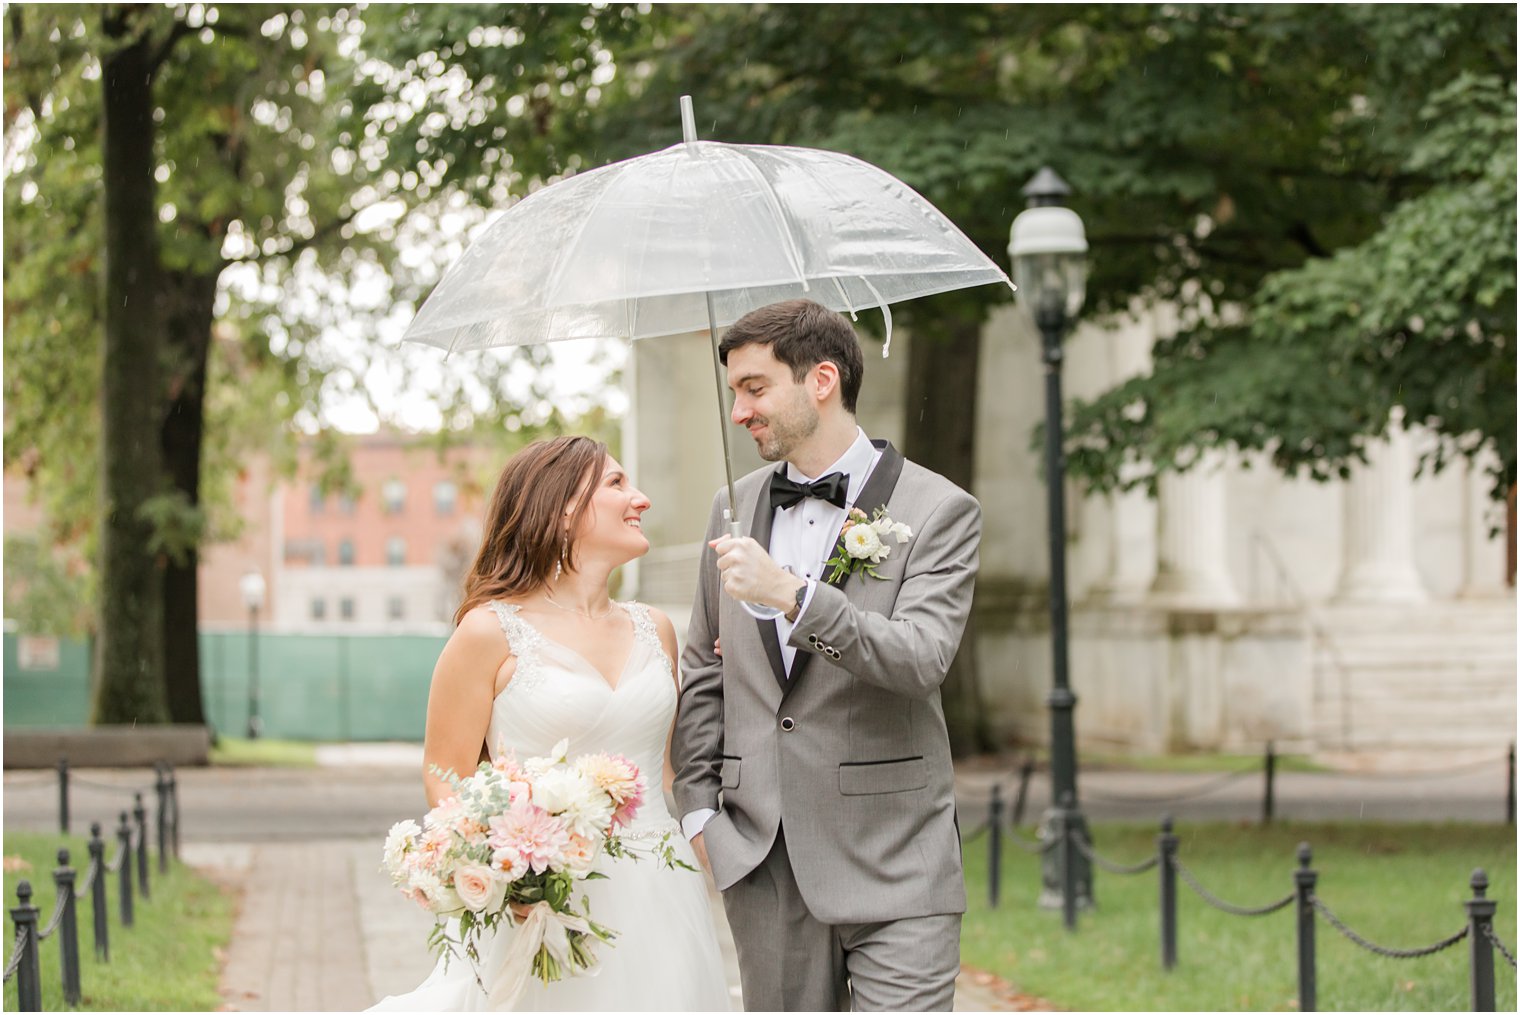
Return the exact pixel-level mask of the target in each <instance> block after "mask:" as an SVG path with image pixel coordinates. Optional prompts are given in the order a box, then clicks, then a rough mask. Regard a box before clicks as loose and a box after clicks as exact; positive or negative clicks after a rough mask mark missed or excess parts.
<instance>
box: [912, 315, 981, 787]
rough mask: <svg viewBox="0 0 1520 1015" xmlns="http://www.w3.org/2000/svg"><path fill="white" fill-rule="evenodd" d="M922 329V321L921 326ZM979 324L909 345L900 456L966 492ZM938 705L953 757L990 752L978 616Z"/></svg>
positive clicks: (962, 322)
mask: <svg viewBox="0 0 1520 1015" xmlns="http://www.w3.org/2000/svg"><path fill="white" fill-rule="evenodd" d="M924 323H925V324H926V325H927V323H928V322H927V321H925V322H924ZM981 335H982V328H981V321H980V320H979V319H966V318H959V317H947V318H941V319H938V322H937V324H936V327H935V330H933V331H930V330H928V328H926V327H921V328H920V329H919V330H917V331H914V333H913V339H912V341H911V342H909V343H908V381H907V387H908V391H907V399H906V402H905V406H906V413H905V418H906V419H907V421H908V424H907V427H906V433H905V435H904V439H903V444H904V447H903V453H904V454H905V455H906V456H907V457H908V458H910V459H912V460H913V461H915V462H921V463H924V464H926V465H929V466H930V467H932V468H933V469H934V471H936V472H938V473H939V474H940V475H942V476H944V477H945V478H946V479H948V480H950V481H951V482H952V483H954V484H955V485H957V486H959V487H960V488H961V489H963V490H967V491H970V490H971V484H972V476H973V473H974V471H975V467H976V390H977V373H978V367H979V366H980V364H981ZM941 697H942V699H943V701H944V706H945V723H946V725H947V726H948V727H949V730H950V750H951V752H952V753H953V754H954V755H955V756H956V757H965V756H966V755H968V754H976V753H978V752H981V751H985V750H989V749H991V747H992V746H993V744H992V737H991V735H990V732H989V727H988V724H987V713H986V709H985V708H984V707H983V705H982V691H981V685H980V683H979V682H978V680H977V667H976V621H975V611H973V613H972V616H971V617H970V618H968V620H967V622H966V633H965V634H964V635H963V636H962V638H961V650H960V652H958V653H957V654H956V657H955V662H954V663H952V664H951V666H950V672H949V674H948V675H947V676H946V677H945V683H944V687H943V688H942V689H941Z"/></svg>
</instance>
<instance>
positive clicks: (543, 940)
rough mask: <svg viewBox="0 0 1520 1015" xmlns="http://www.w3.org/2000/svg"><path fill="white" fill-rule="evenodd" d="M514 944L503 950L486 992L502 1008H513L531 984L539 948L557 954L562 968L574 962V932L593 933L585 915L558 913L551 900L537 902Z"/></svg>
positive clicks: (530, 910)
mask: <svg viewBox="0 0 1520 1015" xmlns="http://www.w3.org/2000/svg"><path fill="white" fill-rule="evenodd" d="M516 931H517V933H516V934H514V935H513V937H512V943H511V944H510V945H509V946H508V947H507V949H506V950H505V951H504V952H503V953H502V957H501V963H500V964H499V965H498V966H497V967H496V975H495V976H494V977H492V979H491V983H490V985H489V987H487V989H486V994H487V996H488V997H489V998H490V1000H491V1004H492V1005H493V1006H495V1007H496V1008H497V1009H498V1010H500V1009H505V1008H510V1007H511V1006H512V1005H513V1004H514V1003H515V1002H516V1001H517V998H518V995H519V994H521V993H522V991H523V988H524V987H526V986H527V985H528V977H529V976H531V975H532V974H533V959H534V957H535V956H537V955H538V952H539V949H544V950H546V951H548V953H549V954H550V955H552V956H554V958H555V960H556V961H558V962H559V964H560V966H561V967H562V968H564V967H568V966H569V965H570V932H571V931H579V932H580V933H582V934H590V933H591V925H590V924H588V923H587V922H586V921H585V919H584V918H583V917H579V916H576V915H574V914H572V913H559V912H556V911H555V909H554V907H553V906H551V905H549V903H547V902H536V903H534V904H533V906H532V907H531V908H530V909H529V910H528V915H527V916H526V917H525V918H524V919H523V921H522V922H521V923H520V924H518V925H517V927H516Z"/></svg>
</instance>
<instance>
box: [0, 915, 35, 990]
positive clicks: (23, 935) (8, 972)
mask: <svg viewBox="0 0 1520 1015" xmlns="http://www.w3.org/2000/svg"><path fill="white" fill-rule="evenodd" d="M29 937H31V932H30V931H28V930H27V929H26V928H24V927H23V928H22V929H21V930H18V931H16V941H15V944H13V945H12V946H11V948H12V951H11V960H10V961H9V962H7V963H6V964H5V979H4V981H0V982H5V983H10V982H11V977H13V976H15V975H16V970H17V969H19V968H21V960H22V959H23V958H25V957H26V943H27V939H28V938H29Z"/></svg>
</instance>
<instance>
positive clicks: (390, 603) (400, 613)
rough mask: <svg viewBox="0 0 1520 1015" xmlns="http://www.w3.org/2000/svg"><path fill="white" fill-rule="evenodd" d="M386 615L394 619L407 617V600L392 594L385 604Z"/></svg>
mask: <svg viewBox="0 0 1520 1015" xmlns="http://www.w3.org/2000/svg"><path fill="white" fill-rule="evenodd" d="M385 615H386V616H387V617H389V618H390V619H392V620H402V619H405V617H406V600H405V599H402V598H401V597H400V596H391V597H390V599H389V600H387V601H386V604H385Z"/></svg>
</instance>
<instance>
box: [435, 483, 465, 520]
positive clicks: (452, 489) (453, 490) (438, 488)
mask: <svg viewBox="0 0 1520 1015" xmlns="http://www.w3.org/2000/svg"><path fill="white" fill-rule="evenodd" d="M458 501H459V487H457V486H455V485H454V483H453V481H452V480H447V479H444V480H440V481H439V482H437V483H434V484H433V510H434V511H437V512H438V513H439V514H440V515H451V514H453V513H454V507H455V505H456V504H457V503H458Z"/></svg>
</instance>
